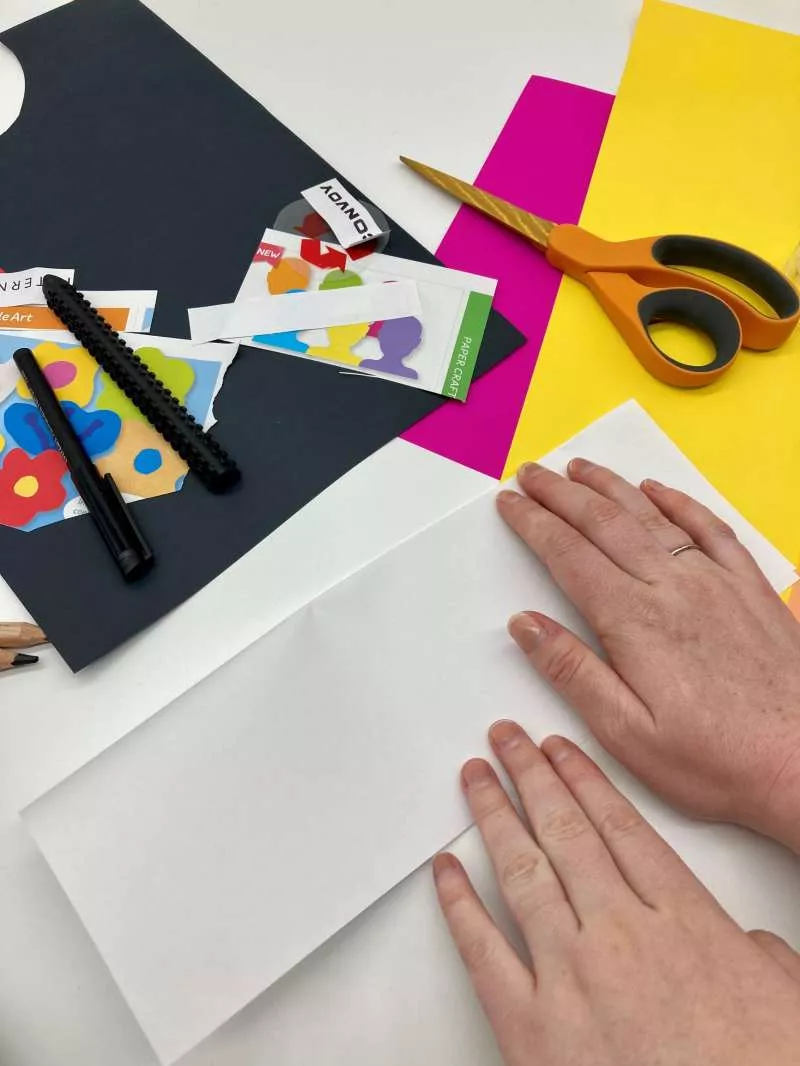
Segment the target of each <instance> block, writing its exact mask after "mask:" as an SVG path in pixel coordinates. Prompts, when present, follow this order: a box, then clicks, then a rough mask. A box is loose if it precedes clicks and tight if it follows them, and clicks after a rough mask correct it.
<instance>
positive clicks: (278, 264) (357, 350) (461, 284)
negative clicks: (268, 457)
mask: <svg viewBox="0 0 800 1066" xmlns="http://www.w3.org/2000/svg"><path fill="white" fill-rule="evenodd" d="M357 250H358V249H354V251H357ZM389 281H393V282H401V281H413V282H416V286H417V292H418V294H419V301H420V306H421V312H420V313H419V314H413V315H408V316H405V317H403V318H397V319H376V320H373V321H369V320H364V321H362V322H359V323H356V324H353V325H347V326H331V327H327V328H326V329H324V330H305V331H304V330H285V331H282V332H272V333H269V332H267V333H255V334H253V335H252V336H251V337H250V338H249V339H248V340H247V343H248V344H251V345H253V346H255V347H260V348H268V349H271V350H273V351H278V352H286V353H287V354H289V355H295V356H299V357H300V358H303V359H324V360H327V361H330V362H333V363H335V364H337V365H338V366H342V367H347V368H348V369H351V370H355V369H357V370H359V371H362V372H365V373H368V374H370V375H371V376H374V377H382V378H385V379H386V380H388V381H395V382H399V383H402V384H404V385H410V386H412V387H413V388H417V389H425V390H427V391H428V392H436V393H439V394H440V395H442V396H449V397H452V398H453V399H455V400H462V401H463V400H465V399H466V398H467V392H468V390H469V385H470V382H471V380H472V374H473V372H474V369H475V362H476V360H477V358H478V351H479V350H480V346H481V341H482V339H483V332H484V329H485V327H486V320H487V318H488V316H489V311H490V309H491V305H492V297H493V296H494V291H495V288H496V287H497V282H496V281H494V280H493V279H492V278H484V277H481V276H480V275H478V274H467V273H465V272H463V271H460V270H448V269H447V268H446V267H443V266H439V265H437V264H434V263H418V262H416V261H414V260H411V259H401V258H398V257H397V256H391V255H383V254H381V253H379V252H376V253H373V254H371V255H368V256H364V257H363V258H361V257H354V256H351V255H349V254H348V253H347V252H346V251H345V249H344V248H340V247H338V246H337V245H333V244H324V243H322V242H320V241H318V240H312V239H311V238H308V237H302V236H298V235H293V234H290V233H281V232H279V231H278V230H272V229H268V230H266V231H265V232H264V234H263V236H262V237H261V241H260V243H259V246H258V249H257V251H256V254H255V255H254V257H253V261H252V263H251V264H250V266H249V268H248V270H247V273H246V274H245V277H244V280H243V282H242V285H241V287H240V289H239V292H238V294H237V296H236V302H237V303H238V302H239V301H242V300H260V299H263V298H264V296H265V294H266V295H271V296H278V295H281V294H289V293H293V294H298V293H311V292H315V291H324V290H339V289H344V290H347V289H351V288H353V289H356V288H358V287H359V286H367V285H375V284H380V283H383V282H389ZM384 287H385V288H392V287H393V286H384ZM292 298H294V297H292Z"/></svg>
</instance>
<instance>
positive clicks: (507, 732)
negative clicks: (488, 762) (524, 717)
mask: <svg viewBox="0 0 800 1066" xmlns="http://www.w3.org/2000/svg"><path fill="white" fill-rule="evenodd" d="M524 735H525V734H524V733H523V732H522V729H521V728H520V727H519V726H518V725H517V723H516V722H510V721H508V719H503V720H502V721H501V722H495V723H494V725H493V726H492V728H491V729H490V730H489V739H490V740H491V742H492V744H493V745H494V746H495V747H496V748H498V749H500V750H502V751H508V750H510V749H511V748H515V747H516V746H517V745H518V744H519V743H520V741H521V740H522V738H523V737H524Z"/></svg>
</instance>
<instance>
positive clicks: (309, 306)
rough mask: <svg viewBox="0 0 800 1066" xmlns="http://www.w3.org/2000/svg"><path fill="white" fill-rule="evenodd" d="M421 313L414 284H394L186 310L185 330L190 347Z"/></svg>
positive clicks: (283, 296) (313, 292) (281, 296)
mask: <svg viewBox="0 0 800 1066" xmlns="http://www.w3.org/2000/svg"><path fill="white" fill-rule="evenodd" d="M420 314H422V308H421V306H420V302H419V293H418V292H417V283H416V282H415V281H393V282H389V283H387V284H377V285H352V286H348V287H345V288H341V289H320V290H315V291H312V292H292V293H282V294H280V295H277V296H265V297H264V298H263V299H260V300H237V301H236V302H235V303H232V304H213V305H212V306H210V307H190V308H189V331H190V333H191V337H192V341H193V343H195V344H198V343H200V342H202V341H207V340H209V341H210V340H217V339H220V340H235V339H242V338H245V337H254V336H257V335H260V334H269V333H287V332H290V331H293V330H306V329H325V328H327V327H328V326H349V325H353V324H354V323H357V322H388V321H389V320H390V319H394V318H408V317H409V316H415V315H420Z"/></svg>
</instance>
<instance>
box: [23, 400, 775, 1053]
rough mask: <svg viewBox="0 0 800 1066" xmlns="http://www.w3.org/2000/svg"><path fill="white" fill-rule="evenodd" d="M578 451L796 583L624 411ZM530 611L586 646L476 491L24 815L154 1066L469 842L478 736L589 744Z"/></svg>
mask: <svg viewBox="0 0 800 1066" xmlns="http://www.w3.org/2000/svg"><path fill="white" fill-rule="evenodd" d="M632 441H635V442H636V447H635V448H633V447H631V442H632ZM578 453H580V454H584V455H587V456H590V457H591V458H593V459H595V460H596V461H598V462H601V463H607V464H609V465H612V466H615V467H617V468H618V469H619V470H620V471H621V472H622V473H623V474H625V475H626V476H628V477H630V478H632V479H634V480H639V479H641V478H644V477H654V478H658V479H659V480H661V481H663V482H665V483H667V484H671V485H674V486H675V487H677V488H681V489H684V490H685V491H687V492H690V493H692V494H693V495H695V496H696V497H698V498H699V499H701V500H702V501H703V502H705V503H706V504H708V505H709V506H711V507H712V508H714V509H715V510H716V511H717V512H718V513H720V515H721V516H722V517H724V518H725V519H726V520H728V521H730V522H731V524H732V525H733V526H734V528H735V529H736V530H737V532H738V533H739V535H740V537H741V538H742V540H743V541H744V542H745V543H747V544H748V545H749V546H750V547H751V549H752V550H753V551H754V553H755V555H756V558H757V559H758V561H759V562H760V564H761V565H762V567H763V568H764V570H765V572H766V573H767V574H768V575H769V576H770V579H771V580H772V581H773V583H776V584H778V585H783V584H785V583H786V582H788V581H789V580H791V576H792V574H793V570H792V567H791V565H790V564H789V563H788V562H787V561H786V560H785V559H783V558H782V557H781V556H780V555H779V553H777V552H776V551H775V549H774V548H772V547H771V546H770V545H769V544H768V543H767V542H766V541H765V540H764V538H763V537H761V536H760V535H759V534H758V533H756V532H755V531H754V530H752V529H751V528H750V527H749V526H748V524H747V523H746V522H745V520H744V519H743V518H742V517H741V516H740V515H738V514H737V513H736V512H735V511H734V509H733V508H732V507H730V505H729V504H726V503H725V502H724V501H723V500H722V499H721V497H720V496H719V494H718V493H716V491H715V490H714V489H713V488H712V487H711V486H710V485H709V484H708V482H706V481H705V479H704V478H703V477H702V476H701V475H700V474H699V473H698V472H697V471H696V469H695V468H694V467H693V466H692V465H691V464H690V463H689V461H688V460H687V459H686V458H685V457H684V456H683V455H682V454H681V453H680V452H679V451H678V450H677V449H676V448H675V446H674V445H672V444H671V442H670V441H669V440H668V439H667V438H666V437H665V435H664V434H663V433H662V432H661V431H660V430H659V429H657V427H656V426H655V425H654V423H653V422H652V421H651V420H650V419H649V418H648V417H647V416H646V415H645V414H644V412H643V411H641V409H640V408H639V407H638V406H637V405H635V404H633V403H630V404H626V405H625V406H623V407H622V408H619V409H618V410H616V411H614V412H612V413H611V414H610V415H607V416H606V417H605V418H603V419H601V420H600V421H598V422H597V423H595V424H594V425H593V426H591V427H589V428H588V429H587V430H586V431H585V432H584V433H582V434H580V435H579V436H578V437H577V438H575V440H574V441H572V442H571V443H570V444H568V445H566V446H565V447H563V448H560V449H558V450H556V451H555V452H554V453H552V454H551V455H550V456H549V457H548V458H547V460H546V462H547V464H548V465H550V466H551V467H553V468H554V469H563V468H564V466H565V464H566V462H567V461H568V460H569V458H571V457H572V456H573V455H575V454H578ZM526 607H535V608H537V609H539V610H542V611H544V612H546V613H548V614H550V615H552V616H554V617H555V618H558V619H560V620H561V621H562V622H563V623H564V624H566V625H568V626H570V627H571V628H573V629H574V630H575V631H576V632H578V633H579V634H581V635H582V636H584V637H585V638H586V639H588V640H590V641H591V640H592V637H591V634H589V633H588V632H587V629H586V627H585V625H584V624H583V623H582V621H581V619H580V618H579V616H578V615H577V613H576V612H575V611H574V609H573V608H572V607H571V605H570V604H569V603H568V602H567V601H566V600H565V598H564V597H563V596H562V595H561V594H560V593H559V592H558V590H557V589H556V588H555V586H554V585H553V583H552V581H550V579H549V578H548V576H547V575H546V572H545V571H544V570H543V568H542V567H541V566H540V565H539V564H538V563H537V562H536V561H535V560H534V559H533V558H532V556H531V554H530V552H528V551H527V550H526V549H525V548H524V547H523V545H522V544H521V542H520V541H519V540H518V539H517V538H516V537H515V536H514V534H512V533H511V532H510V531H509V530H508V529H507V528H506V527H505V526H504V524H503V523H502V521H501V520H500V519H499V518H498V516H497V514H496V511H495V506H494V492H492V493H490V494H488V495H486V496H483V497H481V498H480V499H478V500H477V501H475V502H474V503H471V504H469V505H467V506H466V507H464V508H462V509H460V510H459V511H457V512H455V513H454V514H452V515H451V516H449V517H448V518H446V519H444V520H443V521H441V522H439V523H438V524H436V525H435V526H432V527H430V528H428V529H427V530H425V531H423V532H422V533H420V534H418V535H417V536H415V537H412V538H411V539H409V540H407V541H406V542H405V543H403V544H401V545H400V546H399V547H398V548H396V549H395V550H393V551H391V552H389V553H387V554H386V555H384V556H383V557H382V558H380V559H378V560H377V561H375V562H374V563H372V564H371V565H370V566H368V567H365V568H364V569H363V570H361V571H359V572H358V573H357V574H355V575H354V576H352V577H351V578H349V579H347V580H346V581H344V582H342V583H341V584H339V585H337V586H336V587H334V588H333V589H331V590H330V591H329V592H327V593H326V594H324V595H323V596H321V597H319V598H318V599H317V600H315V601H314V602H312V603H310V604H308V605H307V606H306V607H304V608H303V609H302V610H300V611H298V612H297V613H296V614H294V615H293V616H292V617H291V618H289V619H288V620H287V621H286V622H285V623H283V624H282V625H281V626H279V627H278V628H277V629H275V630H273V631H272V632H271V633H269V634H267V636H265V637H264V638H262V639H261V640H259V641H258V642H257V643H255V644H254V645H252V646H251V647H250V648H249V649H248V650H246V651H245V652H243V653H242V654H241V655H239V656H238V657H237V658H236V659H234V660H232V661H231V662H229V663H228V664H227V665H226V666H224V667H223V668H222V669H220V670H218V671H217V672H216V673H215V674H213V675H212V676H210V677H208V678H207V679H206V680H205V681H204V682H202V683H201V684H200V685H198V686H197V687H196V688H194V689H193V690H191V691H189V692H188V693H186V694H185V695H184V696H182V697H181V698H180V699H178V700H177V701H176V702H175V703H173V704H172V705H171V706H170V707H169V708H167V709H166V710H165V711H163V712H162V713H161V714H159V715H157V716H156V717H154V718H152V719H151V720H150V721H148V722H147V723H146V724H145V725H143V726H142V727H140V728H139V729H138V730H136V731H135V732H133V733H132V734H130V735H129V736H127V737H126V738H124V739H123V740H122V741H120V742H119V743H118V744H117V745H115V746H114V747H113V748H111V749H109V750H108V751H106V752H105V753H104V754H103V755H101V756H100V757H99V758H98V759H96V760H95V761H94V762H92V763H90V764H89V765H87V766H85V767H84V768H83V769H82V770H80V771H79V772H78V773H76V774H75V775H74V776H73V777H71V778H70V779H68V780H67V781H65V782H64V783H62V784H61V785H60V786H58V787H57V788H56V789H54V790H53V791H52V792H50V793H48V794H47V795H46V796H44V797H43V798H42V799H41V800H39V801H38V802H36V803H35V804H33V806H31V807H30V808H28V809H27V810H26V811H25V812H24V815H23V816H24V818H25V821H26V823H27V825H28V827H29V829H30V831H31V833H32V834H33V836H34V838H35V839H36V841H37V843H38V845H39V847H40V848H41V850H42V852H43V853H44V855H45V857H46V858H47V860H48V862H49V863H50V865H51V867H52V869H53V870H54V872H55V874H56V876H57V877H58V879H59V881H60V882H61V884H62V886H63V888H64V890H65V891H66V893H67V895H68V897H69V898H70V899H71V901H72V903H73V905H74V907H75V908H76V910H77V912H78V913H79V915H80V916H81V918H82V920H83V922H84V924H85V926H86V928H87V929H88V931H89V933H90V935H91V936H92V938H93V940H94V942H95V944H96V945H97V947H98V949H99V951H100V953H101V955H102V956H103V958H104V960H105V962H106V964H107V966H108V967H109V970H110V971H111V973H112V974H113V976H114V978H115V980H116V981H117V983H118V985H119V987H120V989H121V991H122V994H123V995H124V997H125V999H126V1000H127V1002H128V1004H129V1006H130V1007H131V1009H132V1011H133V1013H134V1014H135V1015H136V1017H137V1019H138V1020H139V1023H140V1024H141V1026H142V1028H143V1029H144V1031H145V1033H146V1034H147V1036H148V1038H149V1039H150V1041H151V1043H152V1044H153V1046H154V1048H155V1049H156V1051H157V1053H158V1055H159V1057H160V1058H161V1060H162V1061H163V1062H165V1063H169V1062H173V1061H174V1060H175V1059H177V1058H178V1057H179V1056H180V1055H182V1054H183V1053H185V1052H186V1051H188V1050H189V1049H190V1048H191V1047H193V1046H194V1045H195V1044H197V1043H198V1042H199V1041H200V1040H202V1039H203V1038H204V1037H205V1036H206V1035H208V1034H209V1033H211V1032H212V1031H213V1030H215V1029H216V1028H217V1027H218V1026H219V1025H221V1024H222V1023H223V1022H224V1021H226V1020H227V1019H228V1018H230V1017H231V1016H232V1015H233V1014H235V1013H236V1012H237V1011H239V1010H240V1009H241V1008H242V1007H244V1006H245V1004H246V1003H248V1002H249V1001H250V1000H252V999H253V998H254V997H255V996H257V995H258V994H259V993H260V992H261V991H263V989H265V988H266V987H267V986H268V985H269V984H271V983H272V982H273V981H275V980H276V979H277V978H279V977H280V976H281V975H282V974H284V973H285V972H286V971H287V970H288V969H289V968H291V967H292V966H294V965H295V964H296V963H297V962H298V961H299V960H300V959H301V958H303V957H304V956H305V955H307V954H308V953H309V952H311V951H312V950H314V948H316V947H317V946H318V945H319V944H321V943H322V942H323V941H324V940H326V939H327V938H328V937H329V936H331V935H332V934H333V933H334V932H336V931H337V930H338V929H340V928H341V927H342V926H343V925H345V924H346V923H347V922H349V921H350V920H351V919H352V918H354V917H355V916H356V915H357V914H358V913H359V912H360V911H362V910H363V909H364V908H366V907H368V906H369V905H370V904H371V903H372V902H373V901H374V900H376V899H377V898H378V897H379V896H381V895H382V894H383V893H385V892H386V891H387V890H388V889H389V888H391V887H392V886H393V885H394V884H396V883H397V882H398V881H399V880H400V879H401V878H403V877H405V876H406V875H407V874H408V873H409V872H410V871H411V870H413V869H414V868H415V867H416V866H418V865H419V864H420V863H422V862H423V861H425V860H426V859H427V858H428V857H429V856H430V855H431V854H432V853H433V852H434V851H436V850H437V849H438V848H440V847H441V846H443V845H444V844H445V843H446V842H447V841H449V840H450V839H452V838H453V837H455V836H456V835H457V834H458V833H459V832H461V831H462V830H463V829H464V828H466V826H467V824H468V815H467V812H466V809H465V807H464V805H463V801H462V798H461V796H460V793H459V788H458V782H457V775H458V768H459V766H460V764H461V762H462V761H463V760H464V759H466V758H467V757H468V756H470V755H472V754H475V753H476V752H481V751H483V750H485V730H486V728H487V726H488V725H489V724H490V723H491V722H492V721H493V720H495V719H496V718H498V717H500V716H502V715H513V716H514V717H516V718H518V719H519V720H520V721H522V723H523V724H525V725H526V726H527V727H528V728H529V729H530V730H531V732H532V733H533V735H534V736H535V737H541V736H543V735H544V734H546V733H548V732H552V731H558V732H561V733H565V734H566V735H571V736H572V737H574V738H575V739H577V740H581V739H582V738H584V737H585V736H586V730H585V727H583V725H582V724H581V723H580V722H579V720H578V719H577V718H575V716H573V715H572V714H571V713H570V711H569V710H568V708H567V707H566V706H565V705H564V704H563V703H562V701H561V700H560V699H559V698H558V697H557V696H556V695H555V694H554V693H553V692H552V691H551V690H550V689H549V688H548V687H547V686H546V685H545V684H544V683H543V682H541V681H539V680H538V679H537V678H536V676H535V675H534V674H533V672H532V671H531V670H530V668H529V666H528V664H527V662H526V661H525V659H524V657H523V656H522V655H520V653H519V651H518V650H517V649H516V647H515V646H514V645H513V643H512V642H511V640H510V638H509V637H508V635H507V633H506V630H505V624H506V620H507V618H508V616H509V615H510V614H511V613H513V612H514V611H517V610H519V609H523V608H526ZM622 784H623V787H624V779H623V780H622ZM753 878H754V883H755V882H757V880H758V870H757V869H756V868H755V867H754V868H753Z"/></svg>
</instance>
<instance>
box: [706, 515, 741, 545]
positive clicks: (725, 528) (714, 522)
mask: <svg viewBox="0 0 800 1066" xmlns="http://www.w3.org/2000/svg"><path fill="white" fill-rule="evenodd" d="M708 532H709V534H710V535H711V536H712V537H716V538H717V539H719V540H738V539H739V538H738V537H737V536H736V533H735V532H734V530H733V529H732V528H731V526H729V525H728V523H727V522H723V521H722V519H721V518H717V516H716V515H711V517H710V519H709V522H708Z"/></svg>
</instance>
